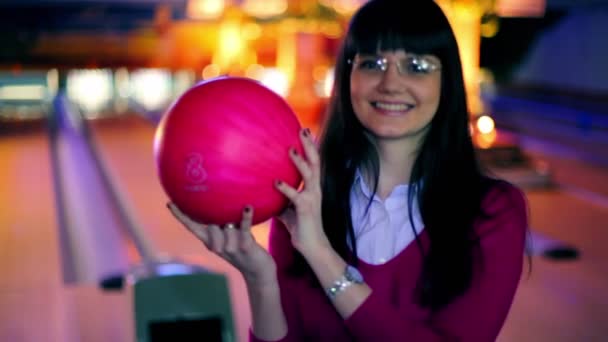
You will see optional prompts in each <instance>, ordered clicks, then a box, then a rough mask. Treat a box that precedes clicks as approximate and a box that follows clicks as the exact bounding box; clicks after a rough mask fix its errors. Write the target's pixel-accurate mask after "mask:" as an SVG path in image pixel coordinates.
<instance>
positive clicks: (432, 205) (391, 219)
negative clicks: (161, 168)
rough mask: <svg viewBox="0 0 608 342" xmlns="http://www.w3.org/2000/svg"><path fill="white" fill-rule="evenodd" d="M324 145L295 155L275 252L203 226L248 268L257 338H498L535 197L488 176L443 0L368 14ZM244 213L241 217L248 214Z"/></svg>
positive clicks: (340, 60) (276, 224) (246, 219)
mask: <svg viewBox="0 0 608 342" xmlns="http://www.w3.org/2000/svg"><path fill="white" fill-rule="evenodd" d="M334 80H335V82H334V88H333V93H332V95H331V98H330V102H329V107H328V112H327V122H326V123H325V127H324V130H323V133H322V136H321V139H320V144H319V146H320V147H319V149H320V151H319V152H318V151H317V144H316V143H315V142H314V141H313V139H312V137H311V136H310V134H309V133H308V131H306V130H303V131H302V132H301V135H300V139H301V141H302V145H303V146H304V153H303V154H300V153H294V152H292V153H290V158H291V159H292V161H293V163H294V165H295V166H296V167H297V169H298V170H299V172H300V173H301V175H302V178H303V184H302V185H301V186H299V187H292V186H290V185H288V184H287V183H286V182H284V181H283V180H277V182H276V189H277V190H278V191H279V192H281V193H282V194H284V195H285V196H286V197H287V198H288V199H289V200H290V201H291V203H292V205H291V206H289V207H287V209H286V210H285V211H284V212H283V213H281V214H280V215H278V216H277V217H275V218H274V219H273V221H272V226H271V232H270V239H269V251H270V253H269V254H270V256H271V257H272V258H270V257H269V255H268V253H266V251H264V250H263V249H262V248H261V246H260V245H258V244H257V243H252V240H253V239H252V237H251V233H250V230H249V228H250V226H251V224H250V223H251V222H250V218H251V212H244V214H243V219H242V223H241V227H240V228H241V229H239V230H237V229H223V230H222V229H221V228H220V227H219V226H217V225H213V224H210V225H208V224H206V223H205V222H193V221H192V220H190V219H189V218H188V217H186V216H185V215H184V214H183V213H181V212H179V211H178V210H176V208H175V207H173V206H171V207H170V208H171V210H172V211H173V213H174V214H175V215H176V217H177V218H178V219H179V220H180V221H182V222H183V223H184V224H185V225H186V226H187V227H188V228H189V229H190V230H191V231H193V232H196V233H195V234H196V236H197V237H198V238H199V239H200V240H201V241H202V242H203V243H204V244H205V245H206V246H207V247H208V248H209V249H211V250H212V251H214V252H215V253H217V254H218V255H219V256H221V257H223V258H224V259H226V260H227V261H228V262H230V263H231V264H232V265H233V266H235V267H236V268H237V269H239V270H240V272H241V273H242V274H243V276H244V278H245V282H246V284H247V288H248V293H249V299H250V306H251V312H252V321H253V322H252V329H251V335H250V339H251V340H252V341H305V340H306V341H307V340H313V341H351V340H357V341H473V342H485V341H494V340H495V339H496V336H497V335H498V332H499V331H500V329H501V327H502V325H503V322H504V320H505V317H506V315H507V313H508V311H509V308H510V306H511V302H512V300H513V296H514V294H515V290H516V288H517V284H518V282H519V277H520V273H521V269H522V259H523V252H524V237H525V232H526V227H527V215H526V202H525V199H524V197H523V195H522V193H521V191H519V190H518V189H517V188H515V187H514V186H512V185H511V184H509V183H507V182H504V181H500V180H497V179H492V178H489V177H487V176H486V175H484V174H483V173H482V171H481V170H480V168H479V166H478V163H477V159H476V155H475V152H474V148H473V143H472V140H471V136H470V133H469V121H468V120H469V115H468V111H467V106H466V97H465V88H464V81H463V76H462V67H461V63H460V58H459V51H458V46H457V43H456V39H455V37H454V34H453V32H452V29H451V27H450V24H449V23H448V20H447V19H446V17H445V16H444V14H443V12H442V10H441V9H440V8H439V7H438V6H437V4H435V2H433V1H394V0H371V1H368V2H367V3H366V4H365V5H363V6H362V7H361V8H360V9H359V10H358V11H357V12H356V13H355V15H354V16H353V18H352V20H351V23H350V26H349V28H348V32H347V34H346V37H345V39H344V43H343V46H342V49H341V51H340V53H339V54H338V56H337V61H336V68H335V73H334ZM235 223H236V222H235Z"/></svg>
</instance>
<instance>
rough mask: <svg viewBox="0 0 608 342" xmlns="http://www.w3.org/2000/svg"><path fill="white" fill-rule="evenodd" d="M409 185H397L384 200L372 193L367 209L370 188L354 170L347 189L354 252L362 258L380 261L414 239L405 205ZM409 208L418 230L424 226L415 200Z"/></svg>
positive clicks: (380, 262)
mask: <svg viewBox="0 0 608 342" xmlns="http://www.w3.org/2000/svg"><path fill="white" fill-rule="evenodd" d="M408 188H409V185H408V184H400V185H398V186H396V187H395V188H394V189H393V191H392V192H391V194H390V195H389V196H388V197H387V198H386V199H385V200H384V201H382V200H381V199H380V198H379V197H378V196H377V195H375V196H374V199H373V201H372V204H371V206H370V207H369V210H368V211H367V213H366V212H365V209H366V208H367V205H368V203H369V199H370V196H371V191H370V189H369V187H368V186H367V184H365V181H364V180H363V177H362V176H361V173H360V172H359V171H357V173H356V175H355V181H354V182H353V185H352V187H351V191H350V207H351V219H352V222H353V230H354V232H355V236H356V239H357V254H358V257H359V258H360V259H361V260H363V261H365V262H367V263H369V264H373V265H379V264H383V263H385V262H387V261H389V260H390V259H392V258H394V257H395V256H396V255H397V254H399V252H401V251H402V250H404V249H405V247H407V246H408V245H409V244H410V243H411V242H412V241H414V239H415V235H414V231H413V230H412V225H411V223H410V219H409V217H410V215H409V211H408V208H407V196H408V195H407V192H408ZM412 211H413V215H412V218H413V221H414V226H415V227H416V231H417V232H418V233H420V232H421V231H422V229H423V228H424V227H423V224H422V217H421V216H420V210H419V207H418V203H417V201H414V203H412Z"/></svg>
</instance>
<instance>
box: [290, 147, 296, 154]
mask: <svg viewBox="0 0 608 342" xmlns="http://www.w3.org/2000/svg"><path fill="white" fill-rule="evenodd" d="M289 153H291V154H292V155H294V156H295V155H296V154H297V153H296V149H295V148H293V147H292V148H290V149H289Z"/></svg>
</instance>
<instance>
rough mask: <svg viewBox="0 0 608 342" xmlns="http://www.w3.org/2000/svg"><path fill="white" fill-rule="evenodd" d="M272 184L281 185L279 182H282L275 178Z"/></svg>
mask: <svg viewBox="0 0 608 342" xmlns="http://www.w3.org/2000/svg"><path fill="white" fill-rule="evenodd" d="M274 184H275V185H281V184H283V182H281V181H280V180H278V179H277V180H275V181H274Z"/></svg>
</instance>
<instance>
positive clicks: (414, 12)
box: [346, 1, 453, 56]
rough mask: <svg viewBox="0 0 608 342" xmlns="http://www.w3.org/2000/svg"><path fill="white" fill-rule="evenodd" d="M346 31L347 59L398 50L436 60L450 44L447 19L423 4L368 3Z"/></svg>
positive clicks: (400, 2) (423, 2)
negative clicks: (432, 56)
mask: <svg viewBox="0 0 608 342" xmlns="http://www.w3.org/2000/svg"><path fill="white" fill-rule="evenodd" d="M378 18H382V19H380V20H378ZM349 31H350V33H351V34H350V37H349V38H350V39H349V41H347V42H346V43H347V45H346V50H347V51H346V52H347V53H348V54H350V56H354V55H355V54H357V53H365V54H374V53H377V52H379V51H395V50H400V49H403V50H405V51H408V52H413V53H417V54H432V55H436V56H439V55H441V53H440V52H441V51H442V50H445V49H449V48H450V45H452V44H453V37H452V32H451V29H450V26H449V23H448V22H447V18H446V17H445V16H444V14H443V12H442V11H441V10H440V9H438V8H437V7H436V6H434V5H432V4H425V1H422V2H421V1H413V2H410V1H377V2H370V3H368V4H367V5H364V8H363V10H362V11H360V12H359V13H358V14H356V15H355V16H354V17H353V20H352V21H351V25H350V28H349Z"/></svg>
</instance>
